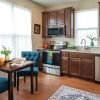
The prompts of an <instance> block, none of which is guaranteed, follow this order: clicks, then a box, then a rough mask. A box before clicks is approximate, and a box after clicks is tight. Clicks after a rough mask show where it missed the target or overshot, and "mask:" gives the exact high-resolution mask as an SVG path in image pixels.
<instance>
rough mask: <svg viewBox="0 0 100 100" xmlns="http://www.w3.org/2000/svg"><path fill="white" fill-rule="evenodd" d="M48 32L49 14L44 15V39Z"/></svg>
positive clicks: (44, 13)
mask: <svg viewBox="0 0 100 100" xmlns="http://www.w3.org/2000/svg"><path fill="white" fill-rule="evenodd" d="M47 32H48V12H43V13H42V38H46V37H47Z"/></svg>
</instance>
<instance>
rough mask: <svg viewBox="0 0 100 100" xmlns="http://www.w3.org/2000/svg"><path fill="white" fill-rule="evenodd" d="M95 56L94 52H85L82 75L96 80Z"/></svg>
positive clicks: (82, 61)
mask: <svg viewBox="0 0 100 100" xmlns="http://www.w3.org/2000/svg"><path fill="white" fill-rule="evenodd" d="M94 62H95V57H94V55H92V54H87V55H85V54H83V56H82V60H81V64H82V65H81V77H83V78H86V79H91V80H94V72H95V70H94V67H95V65H94Z"/></svg>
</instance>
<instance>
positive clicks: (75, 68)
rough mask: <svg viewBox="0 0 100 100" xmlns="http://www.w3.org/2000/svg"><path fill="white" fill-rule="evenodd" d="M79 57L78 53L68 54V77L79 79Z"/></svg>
mask: <svg viewBox="0 0 100 100" xmlns="http://www.w3.org/2000/svg"><path fill="white" fill-rule="evenodd" d="M80 70H81V55H80V53H70V75H72V76H77V77H80Z"/></svg>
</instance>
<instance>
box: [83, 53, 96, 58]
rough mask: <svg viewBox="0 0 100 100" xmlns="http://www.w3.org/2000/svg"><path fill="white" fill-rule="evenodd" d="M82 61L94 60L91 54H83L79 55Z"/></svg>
mask: <svg viewBox="0 0 100 100" xmlns="http://www.w3.org/2000/svg"><path fill="white" fill-rule="evenodd" d="M81 55H82V56H81V57H82V59H94V55H93V54H88V53H84V54H81Z"/></svg>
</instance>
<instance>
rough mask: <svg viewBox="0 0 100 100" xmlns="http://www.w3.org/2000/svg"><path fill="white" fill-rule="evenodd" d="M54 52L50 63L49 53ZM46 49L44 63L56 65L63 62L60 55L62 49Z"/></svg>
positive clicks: (43, 54)
mask: <svg viewBox="0 0 100 100" xmlns="http://www.w3.org/2000/svg"><path fill="white" fill-rule="evenodd" d="M50 52H52V58H50V60H52V61H51V62H50V63H49V62H48V53H50ZM50 52H49V51H44V52H43V53H42V62H43V64H50V65H56V66H60V64H61V59H60V58H61V57H60V51H50Z"/></svg>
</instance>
